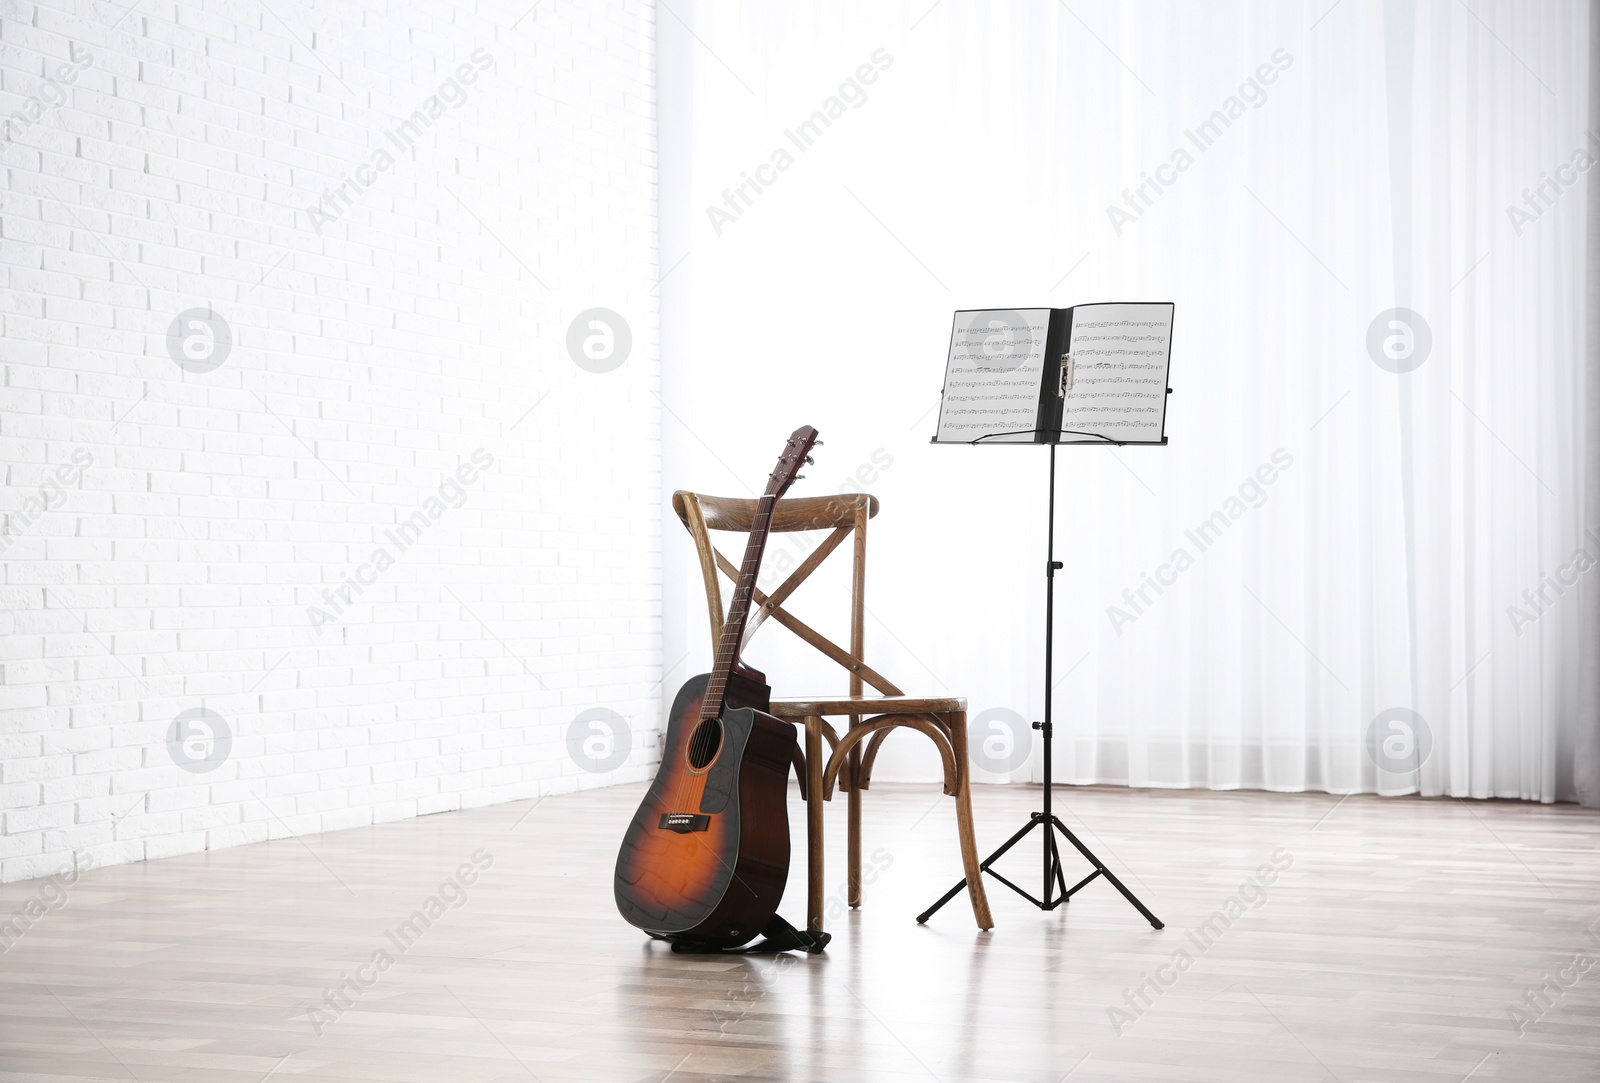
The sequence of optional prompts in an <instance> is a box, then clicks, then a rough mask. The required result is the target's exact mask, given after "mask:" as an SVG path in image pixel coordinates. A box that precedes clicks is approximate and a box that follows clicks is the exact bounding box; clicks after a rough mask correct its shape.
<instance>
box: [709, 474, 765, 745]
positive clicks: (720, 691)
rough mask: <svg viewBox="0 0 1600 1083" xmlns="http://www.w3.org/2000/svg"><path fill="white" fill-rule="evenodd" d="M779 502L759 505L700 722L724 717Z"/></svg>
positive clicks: (762, 499)
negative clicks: (725, 700) (730, 681)
mask: <svg viewBox="0 0 1600 1083" xmlns="http://www.w3.org/2000/svg"><path fill="white" fill-rule="evenodd" d="M777 503H778V498H777V496H776V495H775V494H773V493H772V492H770V491H768V492H767V493H765V494H763V495H762V497H761V499H760V500H758V501H757V502H756V514H755V519H754V521H753V522H752V523H751V525H750V540H749V541H748V542H746V543H745V547H744V561H743V563H741V564H740V565H739V581H738V583H736V584H735V585H734V588H733V602H732V603H731V604H730V605H729V606H728V619H727V622H726V623H725V624H723V626H722V642H721V643H719V644H718V645H717V660H716V664H715V665H713V666H712V667H711V679H710V681H709V682H708V683H707V685H706V696H705V701H704V702H703V703H702V704H701V707H700V717H701V718H716V717H718V716H719V715H721V714H722V700H723V695H724V694H725V692H726V691H727V687H728V674H729V673H731V672H732V671H733V667H734V664H735V663H736V662H738V661H739V650H740V648H741V647H742V646H743V644H744V627H745V621H746V618H747V617H749V615H750V596H751V594H753V593H754V591H755V587H756V573H757V572H758V571H760V569H761V554H762V551H763V550H765V549H766V546H767V532H768V531H769V530H770V529H771V527H772V510H773V508H774V507H776V506H777Z"/></svg>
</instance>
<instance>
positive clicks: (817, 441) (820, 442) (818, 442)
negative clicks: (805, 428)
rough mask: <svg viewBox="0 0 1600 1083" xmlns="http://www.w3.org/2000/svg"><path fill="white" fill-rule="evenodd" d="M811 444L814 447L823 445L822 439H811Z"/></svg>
mask: <svg viewBox="0 0 1600 1083" xmlns="http://www.w3.org/2000/svg"><path fill="white" fill-rule="evenodd" d="M811 446H812V447H821V446H822V441H821V440H813V441H811Z"/></svg>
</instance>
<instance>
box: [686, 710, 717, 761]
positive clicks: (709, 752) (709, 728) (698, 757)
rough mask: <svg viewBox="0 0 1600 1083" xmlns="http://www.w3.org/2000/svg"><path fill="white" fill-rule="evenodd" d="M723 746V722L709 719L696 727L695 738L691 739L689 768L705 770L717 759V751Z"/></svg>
mask: <svg viewBox="0 0 1600 1083" xmlns="http://www.w3.org/2000/svg"><path fill="white" fill-rule="evenodd" d="M721 745H722V720H721V719H718V718H707V719H703V720H702V721H701V722H700V725H699V726H697V727H695V731H694V736H693V737H691V738H689V766H690V767H693V768H694V769H695V770H696V771H699V770H701V769H703V768H704V767H705V766H706V765H707V764H708V763H710V762H711V761H712V760H714V759H716V757H717V749H718V748H719V747H720V746H721Z"/></svg>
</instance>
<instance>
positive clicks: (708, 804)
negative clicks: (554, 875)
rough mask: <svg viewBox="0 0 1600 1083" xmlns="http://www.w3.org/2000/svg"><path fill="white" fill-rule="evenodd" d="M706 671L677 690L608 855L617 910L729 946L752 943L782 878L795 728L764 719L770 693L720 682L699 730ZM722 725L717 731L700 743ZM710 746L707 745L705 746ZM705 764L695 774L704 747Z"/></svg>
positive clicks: (678, 936) (654, 926)
mask: <svg viewBox="0 0 1600 1083" xmlns="http://www.w3.org/2000/svg"><path fill="white" fill-rule="evenodd" d="M710 679H711V676H710V675H709V674H702V675H700V676H698V677H691V678H690V679H689V680H688V681H687V682H685V684H684V686H683V687H682V688H680V689H679V690H678V695H677V698H676V699H675V700H674V701H673V704H672V712H671V714H670V716H669V717H668V719H667V734H666V746H665V748H664V749H663V751H662V757H661V770H660V772H659V773H658V774H657V775H656V778H655V781H654V782H653V783H651V785H650V790H649V792H647V793H646V794H645V796H644V800H643V801H641V802H640V803H639V809H638V811H637V812H635V813H634V816H633V820H632V822H630V823H629V825H628V830H627V833H626V834H625V835H624V836H623V839H622V848H621V850H620V851H619V852H618V854H617V870H616V877H615V880H614V888H615V894H616V900H617V909H618V910H619V911H620V912H621V913H622V916H623V918H625V919H626V920H627V921H628V922H629V923H630V924H632V925H635V926H637V927H638V928H640V929H643V930H644V931H645V932H647V933H651V934H653V935H655V936H662V937H668V938H670V939H674V940H684V941H693V942H695V943H697V944H704V945H707V946H712V947H724V948H727V947H737V946H738V945H740V944H743V943H745V942H747V941H749V940H752V939H754V938H755V937H756V936H758V935H759V934H760V933H761V931H762V929H763V927H764V926H765V925H766V923H767V921H768V919H770V918H771V917H772V915H773V914H774V913H775V912H776V911H777V909H778V903H779V901H781V900H782V898H783V889H784V884H785V882H786V881H787V880H788V878H789V808H788V797H789V765H790V763H791V761H792V756H793V751H794V728H793V727H792V726H790V725H789V724H787V723H785V722H781V721H779V720H778V719H776V718H773V717H772V716H771V715H769V714H767V713H766V711H765V708H766V707H767V705H768V703H769V702H770V694H771V690H770V689H769V688H768V687H767V686H766V685H765V684H764V683H761V682H759V681H756V680H752V679H750V678H749V677H745V676H743V675H741V674H739V673H732V674H730V675H729V676H728V677H727V683H726V691H725V693H724V698H723V706H722V711H721V715H720V717H719V718H716V719H711V720H709V721H702V709H703V707H704V704H705V697H706V691H707V686H708V684H709V682H710ZM702 726H712V727H718V726H720V734H709V735H708V733H707V732H702V734H701V752H700V753H699V754H698V755H696V754H695V753H694V737H695V733H696V731H697V730H699V729H701V727H702ZM711 740H715V742H716V743H715V744H714V745H712V744H710V741H711ZM707 747H714V750H715V751H714V756H713V758H711V759H710V762H709V763H706V764H705V766H704V767H701V768H697V767H696V766H695V762H696V761H704V760H705V758H706V757H705V752H704V749H705V748H707Z"/></svg>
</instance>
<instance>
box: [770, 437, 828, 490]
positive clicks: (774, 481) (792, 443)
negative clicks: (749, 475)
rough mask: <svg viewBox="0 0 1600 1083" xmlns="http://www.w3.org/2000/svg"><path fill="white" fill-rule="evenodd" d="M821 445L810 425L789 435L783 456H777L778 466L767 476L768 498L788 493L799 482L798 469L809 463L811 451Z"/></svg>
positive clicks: (799, 474)
mask: <svg viewBox="0 0 1600 1083" xmlns="http://www.w3.org/2000/svg"><path fill="white" fill-rule="evenodd" d="M821 443H822V441H821V440H818V439H817V430H816V429H814V428H812V427H811V426H810V425H802V426H800V427H799V428H798V429H796V430H794V432H793V433H791V434H790V435H789V442H788V443H787V444H785V445H783V454H782V455H780V456H778V465H777V466H775V467H773V468H772V473H771V474H769V475H768V478H769V482H768V484H767V495H768V496H782V495H783V494H784V493H786V492H788V491H789V486H791V485H793V484H794V483H795V482H796V481H798V480H800V478H801V476H802V475H801V473H800V467H802V466H804V465H806V464H808V463H810V462H811V449H812V448H813V447H816V446H818V445H820V444H821Z"/></svg>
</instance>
